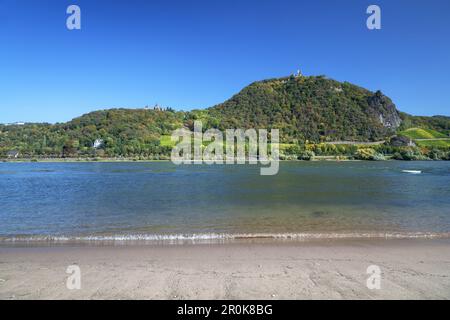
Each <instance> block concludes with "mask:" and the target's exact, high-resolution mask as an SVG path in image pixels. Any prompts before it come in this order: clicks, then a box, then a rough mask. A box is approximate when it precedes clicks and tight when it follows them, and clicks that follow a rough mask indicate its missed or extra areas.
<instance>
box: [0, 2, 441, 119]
mask: <svg viewBox="0 0 450 320" xmlns="http://www.w3.org/2000/svg"><path fill="white" fill-rule="evenodd" d="M70 4H77V5H79V6H80V8H81V19H82V22H81V23H82V29H81V30H74V31H69V30H67V28H66V18H67V16H68V15H67V14H66V8H67V6H68V5H70ZM370 4H378V5H379V6H380V7H381V10H382V29H381V30H376V31H369V30H368V29H367V27H366V19H367V17H368V15H367V14H366V8H367V7H368V6H369V5H370ZM449 39H450V1H448V0H428V1H406V0H395V1H392V0H390V1H379V0H372V1H365V0H346V1H335V0H330V1H326V0H315V1H302V0H295V1H282V0H278V1H266V0H176V1H175V0H161V1H159V0H152V1H145V0H142V1H139V0H128V1H123V0H122V1H109V0H96V1H93V0H70V1H66V0H44V1H42V0H39V1H38V0H0V122H1V123H5V122H15V121H27V122H41V121H46V122H62V121H67V120H70V119H71V118H73V117H76V116H79V115H81V114H83V113H87V112H89V111H93V110H97V109H105V108H112V107H142V106H145V105H147V104H148V105H153V104H155V103H156V102H157V103H159V104H161V105H167V106H172V107H174V108H175V109H183V110H189V109H192V108H203V107H209V106H212V105H214V104H217V103H220V102H222V101H224V100H225V99H227V98H229V97H231V96H232V95H233V94H235V93H237V92H238V91H239V90H240V89H242V88H243V87H244V86H246V85H248V84H249V83H251V82H253V81H256V80H261V79H265V78H272V77H280V76H286V75H289V74H291V73H293V72H294V71H295V70H297V69H298V68H300V69H301V70H302V71H303V73H304V74H306V75H319V74H324V75H327V76H329V77H331V78H335V79H337V80H341V81H344V80H345V81H349V82H352V83H355V84H358V85H360V86H363V87H366V88H368V89H371V90H377V89H380V90H382V91H383V92H384V93H385V94H386V95H388V96H390V97H391V98H392V99H393V100H394V102H395V103H396V105H397V107H398V108H399V109H400V110H402V111H405V112H409V113H412V114H420V115H433V114H444V115H450V98H449V93H450V76H449V74H450V40H449Z"/></svg>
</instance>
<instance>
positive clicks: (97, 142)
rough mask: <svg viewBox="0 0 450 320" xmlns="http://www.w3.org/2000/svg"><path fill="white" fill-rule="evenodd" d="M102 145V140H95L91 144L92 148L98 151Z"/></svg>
mask: <svg viewBox="0 0 450 320" xmlns="http://www.w3.org/2000/svg"><path fill="white" fill-rule="evenodd" d="M102 145H103V139H95V141H94V143H93V144H92V147H93V148H94V149H98V148H100V147H101V146H102Z"/></svg>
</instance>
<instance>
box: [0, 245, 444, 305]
mask: <svg viewBox="0 0 450 320" xmlns="http://www.w3.org/2000/svg"><path fill="white" fill-rule="evenodd" d="M449 244H450V240H448V239H440V240H357V241H356V240H351V241H350V240H334V241H309V242H286V243H283V242H281V243H277V242H263V243H261V242H243V243H234V244H222V245H210V244H202V245H132V246H125V245H124V246H107V245H104V246H100V245H96V246H50V247H29V246H28V247H0V298H1V299H449V298H450V245H449ZM69 265H77V266H79V267H80V271H81V289H80V290H76V289H75V290H68V289H67V288H66V281H67V277H68V276H69V275H68V274H66V270H67V267H68V266H69ZM371 265H377V266H379V268H380V269H381V283H380V284H381V288H380V289H379V290H378V289H373V290H370V289H368V288H367V286H366V281H367V278H368V277H369V275H368V274H367V273H366V271H367V268H368V267H369V266H371Z"/></svg>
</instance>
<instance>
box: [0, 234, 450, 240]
mask: <svg viewBox="0 0 450 320" xmlns="http://www.w3.org/2000/svg"><path fill="white" fill-rule="evenodd" d="M439 238H441V239H442V238H450V233H430V232H409V233H408V232H399V233H395V232H393V233H370V232H369V233H237V234H227V233H199V234H124V235H92V236H17V237H4V238H0V243H27V242H31V243H33V242H36V243H39V242H47V243H77V242H81V243H83V242H87V243H89V242H118V243H120V242H163V243H164V242H167V243H174V242H175V243H179V242H182V243H185V242H225V241H233V240H258V239H261V240H264V239H267V240H270V239H272V240H320V239H324V240H333V239H439Z"/></svg>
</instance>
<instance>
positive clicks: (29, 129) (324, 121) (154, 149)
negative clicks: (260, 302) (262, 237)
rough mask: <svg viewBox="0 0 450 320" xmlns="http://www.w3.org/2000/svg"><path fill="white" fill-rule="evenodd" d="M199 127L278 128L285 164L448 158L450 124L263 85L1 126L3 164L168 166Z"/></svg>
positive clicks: (336, 86)
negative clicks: (177, 144) (168, 104)
mask: <svg viewBox="0 0 450 320" xmlns="http://www.w3.org/2000/svg"><path fill="white" fill-rule="evenodd" d="M195 120H202V122H203V128H204V129H205V130H206V129H208V128H218V129H221V130H224V129H229V128H244V129H245V128H267V129H271V128H277V129H280V134H281V142H282V157H284V158H286V159H292V158H294V159H305V160H308V159H311V158H314V157H320V156H342V157H347V158H357V159H371V160H377V159H382V158H386V157H390V158H394V159H408V160H410V159H436V158H438V159H447V158H449V159H450V141H449V139H448V138H449V133H450V118H449V117H444V116H435V117H421V116H412V115H408V114H406V113H402V112H399V111H398V110H397V108H396V107H395V105H394V104H393V102H392V101H391V100H390V99H389V98H388V97H386V96H385V95H383V94H382V93H381V92H380V91H377V92H371V91H369V90H366V89H364V88H361V87H358V86H355V85H353V84H350V83H347V82H344V83H341V82H338V81H335V80H332V79H328V78H326V77H324V76H318V77H304V76H290V77H284V78H277V79H270V80H264V81H258V82H255V83H252V84H251V85H249V86H247V87H246V88H244V89H243V90H242V91H241V92H239V93H238V94H236V95H234V96H233V97H232V98H230V99H229V100H227V101H225V102H224V103H222V104H219V105H216V106H213V107H210V108H208V109H199V110H193V111H188V112H184V111H175V110H173V109H165V110H162V109H160V108H155V109H146V108H145V109H144V108H142V109H109V110H101V111H95V112H91V113H88V114H85V115H83V116H81V117H78V118H75V119H73V120H71V121H69V122H66V123H57V124H46V123H27V124H21V125H6V124H5V125H0V158H3V159H7V158H26V159H39V158H80V159H81V158H102V157H109V158H121V157H122V158H138V159H167V158H168V157H169V156H170V151H171V149H172V146H173V143H172V142H171V141H170V135H171V133H172V131H173V130H175V129H178V128H181V127H186V128H189V129H192V127H193V123H194V121H195ZM412 129H413V130H412ZM414 130H415V131H414ZM418 130H431V131H429V132H425V131H418ZM424 132H425V133H424ZM420 134H425V135H424V136H423V137H422V136H421V135H420ZM381 140H383V141H384V140H385V141H386V142H384V143H379V144H374V145H371V144H367V143H368V142H376V141H381ZM343 141H344V142H349V141H351V142H352V143H342V142H343ZM359 143H360V144H359Z"/></svg>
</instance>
